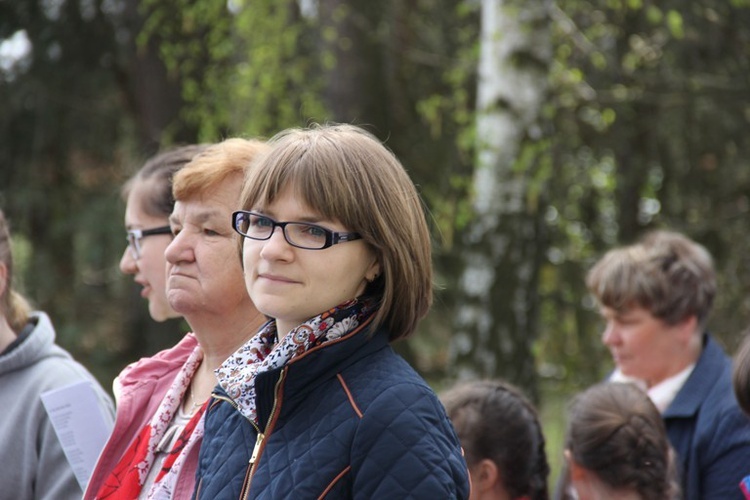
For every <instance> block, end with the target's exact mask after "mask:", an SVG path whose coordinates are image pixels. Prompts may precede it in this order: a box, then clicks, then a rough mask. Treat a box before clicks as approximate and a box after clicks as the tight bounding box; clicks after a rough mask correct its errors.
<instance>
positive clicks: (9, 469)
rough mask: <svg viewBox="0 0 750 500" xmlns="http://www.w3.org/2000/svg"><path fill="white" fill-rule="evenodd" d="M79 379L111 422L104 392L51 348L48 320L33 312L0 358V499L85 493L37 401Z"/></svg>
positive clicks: (60, 351) (110, 407) (24, 499)
mask: <svg viewBox="0 0 750 500" xmlns="http://www.w3.org/2000/svg"><path fill="white" fill-rule="evenodd" d="M81 380H88V381H90V382H91V385H92V387H93V389H94V390H95V392H96V394H97V397H98V400H99V406H100V408H101V410H102V413H103V415H104V416H105V418H106V419H108V420H109V421H110V422H111V421H112V420H113V415H114V407H113V405H112V400H111V399H110V398H109V396H108V395H107V393H106V392H105V391H104V390H103V389H102V387H101V386H100V385H99V384H98V383H97V382H96V380H95V379H94V377H93V376H92V375H91V374H90V373H89V372H88V371H87V370H86V369H85V368H84V367H83V366H82V365H80V364H79V363H77V362H76V361H75V360H73V358H72V357H71V356H70V354H68V353H67V352H66V351H65V350H64V349H62V348H61V347H59V346H57V345H55V330H54V329H53V327H52V323H51V322H50V320H49V317H48V316H47V315H46V314H45V313H43V312H35V313H33V314H32V317H31V320H30V322H29V324H28V325H27V326H26V328H25V329H24V331H23V332H22V333H21V335H19V338H18V340H17V341H16V342H14V343H13V344H12V345H11V346H9V348H8V349H6V350H5V351H4V352H3V353H1V354H0V500H11V499H12V500H32V499H50V500H51V499H55V500H67V499H76V500H78V499H80V498H81V496H82V495H83V492H82V491H81V488H80V487H79V486H78V482H77V481H76V478H75V475H74V473H73V469H72V468H71V466H70V464H69V463H68V460H67V459H66V458H65V455H64V453H63V449H62V446H61V445H60V441H59V440H58V438H57V435H56V434H55V430H54V429H53V427H52V424H51V422H50V419H49V417H48V415H47V411H46V410H45V408H44V405H43V404H42V400H41V398H40V395H41V394H42V393H43V392H46V391H48V390H50V389H55V388H58V387H64V386H66V385H70V384H72V383H74V382H79V381H81Z"/></svg>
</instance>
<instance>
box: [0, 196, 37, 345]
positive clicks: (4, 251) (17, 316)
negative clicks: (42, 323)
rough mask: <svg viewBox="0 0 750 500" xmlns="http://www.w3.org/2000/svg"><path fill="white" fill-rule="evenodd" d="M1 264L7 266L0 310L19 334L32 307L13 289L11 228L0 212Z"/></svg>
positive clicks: (0, 299) (27, 319) (0, 298)
mask: <svg viewBox="0 0 750 500" xmlns="http://www.w3.org/2000/svg"><path fill="white" fill-rule="evenodd" d="M0 262H2V263H3V264H5V268H6V271H7V273H6V277H5V293H3V294H2V297H0V309H1V310H2V313H3V315H4V316H5V318H6V320H7V321H8V324H9V325H10V327H11V328H12V329H13V331H14V332H16V333H19V332H20V331H21V330H22V329H23V327H24V326H26V323H28V322H29V316H30V315H31V311H32V308H31V305H30V304H29V301H28V300H26V298H25V297H24V296H23V295H21V293H20V292H17V291H16V290H15V289H14V288H13V252H12V249H11V240H10V228H9V224H8V221H7V219H6V218H5V214H4V213H3V211H2V210H0Z"/></svg>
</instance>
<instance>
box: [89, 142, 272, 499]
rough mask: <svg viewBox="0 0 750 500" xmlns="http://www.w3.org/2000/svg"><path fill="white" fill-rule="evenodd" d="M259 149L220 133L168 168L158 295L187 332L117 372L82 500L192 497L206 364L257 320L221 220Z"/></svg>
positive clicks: (210, 377)
mask: <svg viewBox="0 0 750 500" xmlns="http://www.w3.org/2000/svg"><path fill="white" fill-rule="evenodd" d="M265 150H266V146H265V144H263V143H261V142H259V141H252V140H243V139H228V140H226V141H224V142H221V143H219V144H215V145H213V146H210V147H209V148H207V149H206V150H205V151H203V152H202V153H200V154H199V155H198V156H196V157H195V158H194V159H193V160H192V161H191V162H190V163H189V164H188V165H187V166H185V167H184V168H182V169H181V170H179V172H177V173H176V174H175V176H174V185H173V192H174V198H175V206H174V209H173V212H172V214H171V215H170V218H169V223H170V227H171V233H172V235H173V239H171V240H170V241H169V244H168V246H166V248H165V256H166V259H167V265H166V266H167V267H166V269H167V277H166V290H167V291H166V297H167V300H168V303H169V306H170V309H171V310H172V311H174V312H175V313H176V314H178V315H182V316H183V317H184V318H185V319H186V320H187V322H188V323H189V324H190V327H191V328H192V333H190V334H188V335H187V336H186V338H185V339H183V341H181V342H180V343H179V344H177V345H176V346H175V347H174V348H172V349H168V350H166V351H163V352H161V353H159V354H157V355H156V356H153V357H151V358H145V359H142V360H141V361H139V362H138V363H135V364H134V365H131V366H129V367H128V368H127V369H126V370H125V371H124V372H123V373H122V374H121V376H120V382H121V385H122V395H121V398H120V401H119V406H118V421H120V420H121V421H122V422H123V432H122V433H120V434H118V435H117V436H115V435H113V437H112V438H111V439H110V443H108V445H107V449H105V451H104V452H103V453H102V457H101V458H100V462H99V466H98V471H100V473H101V474H104V477H105V479H104V480H103V482H100V483H99V484H97V485H92V487H90V488H89V491H88V492H87V498H102V499H103V498H107V499H128V500H132V499H135V498H159V499H177V498H179V499H187V498H190V497H191V496H192V492H193V486H194V480H195V479H194V478H195V469H196V465H197V459H198V450H199V448H200V444H201V439H202V435H203V414H204V411H205V409H206V406H205V402H206V400H207V399H208V394H209V393H210V390H211V388H212V387H213V386H214V385H215V384H216V377H215V376H214V374H213V371H214V369H216V368H217V367H218V366H219V365H220V364H221V362H222V361H224V359H226V358H227V356H229V354H231V353H232V352H234V351H235V350H236V349H237V348H238V347H239V346H241V345H242V344H243V343H244V342H245V341H246V340H247V339H248V338H250V336H251V335H252V334H253V333H254V332H255V330H256V329H257V328H258V326H259V325H261V324H262V323H263V321H264V319H265V318H264V317H263V316H262V315H261V314H260V313H258V311H257V310H256V309H255V307H254V306H253V303H252V302H251V300H250V298H249V297H248V295H247V291H246V290H245V288H244V284H243V280H242V274H241V273H242V270H241V267H240V265H239V262H237V259H236V251H237V250H236V248H237V247H236V240H235V238H234V236H233V230H232V226H231V224H230V222H229V221H230V219H231V213H232V210H234V208H235V207H236V205H237V203H238V197H239V194H240V187H241V185H242V180H243V179H244V175H245V171H246V169H248V168H250V166H251V164H252V163H253V161H254V160H255V159H256V157H257V156H259V155H260V154H262V153H263V152H265Z"/></svg>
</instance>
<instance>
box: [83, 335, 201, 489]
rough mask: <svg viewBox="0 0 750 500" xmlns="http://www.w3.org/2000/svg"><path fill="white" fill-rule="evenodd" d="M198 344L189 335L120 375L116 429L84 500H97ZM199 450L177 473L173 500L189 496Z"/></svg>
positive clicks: (196, 449) (191, 454) (193, 449)
mask: <svg viewBox="0 0 750 500" xmlns="http://www.w3.org/2000/svg"><path fill="white" fill-rule="evenodd" d="M197 345H198V341H197V340H196V338H195V335H193V334H192V333H188V334H187V335H185V337H183V339H182V340H181V341H180V342H179V343H178V344H177V345H175V346H174V347H171V348H169V349H165V350H164V351H161V352H159V353H157V354H155V355H154V356H152V357H150V358H142V359H140V360H139V361H137V362H135V363H133V364H131V365H128V366H127V367H125V369H124V370H123V371H122V372H121V373H120V375H119V377H118V379H119V385H120V388H121V392H120V394H119V397H118V398H117V399H118V401H117V414H116V416H115V427H114V429H113V430H112V435H111V436H110V437H109V440H108V441H107V444H106V445H105V446H104V449H103V450H102V453H101V455H99V460H98V461H97V463H96V467H95V468H94V471H93V472H92V474H91V478H90V479H89V483H88V486H87V488H86V493H85V494H84V496H83V498H84V500H89V499H91V500H93V499H95V498H96V494H97V492H98V491H99V489H100V488H101V486H102V484H103V483H104V481H105V480H106V479H107V476H108V475H109V474H110V472H111V471H112V469H114V467H115V465H117V463H118V462H119V460H120V458H121V457H122V455H123V453H125V451H126V450H127V449H128V447H129V446H130V443H131V441H132V440H133V438H134V437H135V436H137V435H138V433H139V432H140V430H141V429H142V428H143V426H144V425H146V424H147V423H149V422H150V421H151V418H152V417H153V416H154V414H155V413H156V410H157V409H158V407H159V404H160V403H161V401H162V399H163V398H164V395H165V394H166V393H167V390H169V388H170V386H171V385H172V382H173V381H174V379H175V377H176V376H177V373H178V372H179V370H180V368H182V365H183V364H184V363H185V361H187V359H188V357H189V356H190V354H191V353H192V352H193V350H194V349H195V347H196V346H197ZM199 450H200V442H197V443H196V445H195V446H193V448H192V449H191V450H190V454H189V455H188V457H187V460H186V461H185V463H184V464H183V466H182V469H181V470H180V475H179V478H178V481H177V487H176V489H175V492H174V497H173V498H175V499H182V498H184V499H190V498H191V497H192V495H193V488H194V486H195V469H196V467H197V465H198V451H199Z"/></svg>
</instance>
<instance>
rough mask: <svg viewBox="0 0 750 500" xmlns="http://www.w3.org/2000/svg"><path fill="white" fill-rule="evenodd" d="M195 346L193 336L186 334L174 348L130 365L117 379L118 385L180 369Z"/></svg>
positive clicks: (157, 376)
mask: <svg viewBox="0 0 750 500" xmlns="http://www.w3.org/2000/svg"><path fill="white" fill-rule="evenodd" d="M197 345H198V340H197V339H196V338H195V335H193V334H192V333H188V334H187V335H185V336H184V337H183V338H182V340H180V341H179V342H178V343H177V344H175V345H174V346H172V347H169V348H167V349H164V350H162V351H159V352H157V353H156V354H154V355H153V356H147V357H143V358H141V359H139V360H138V361H135V362H133V363H130V364H129V365H127V366H126V367H125V368H124V369H123V370H122V371H121V372H120V374H119V375H118V376H117V378H118V380H119V382H120V384H122V385H123V386H125V385H127V384H128V383H130V381H133V380H135V381H137V380H142V379H144V378H160V377H163V376H165V375H167V374H169V373H171V372H173V371H175V370H178V369H179V368H181V367H182V365H183V364H185V361H187V359H188V358H189V357H190V354H191V353H192V352H193V350H194V349H195V348H196V347H197Z"/></svg>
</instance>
